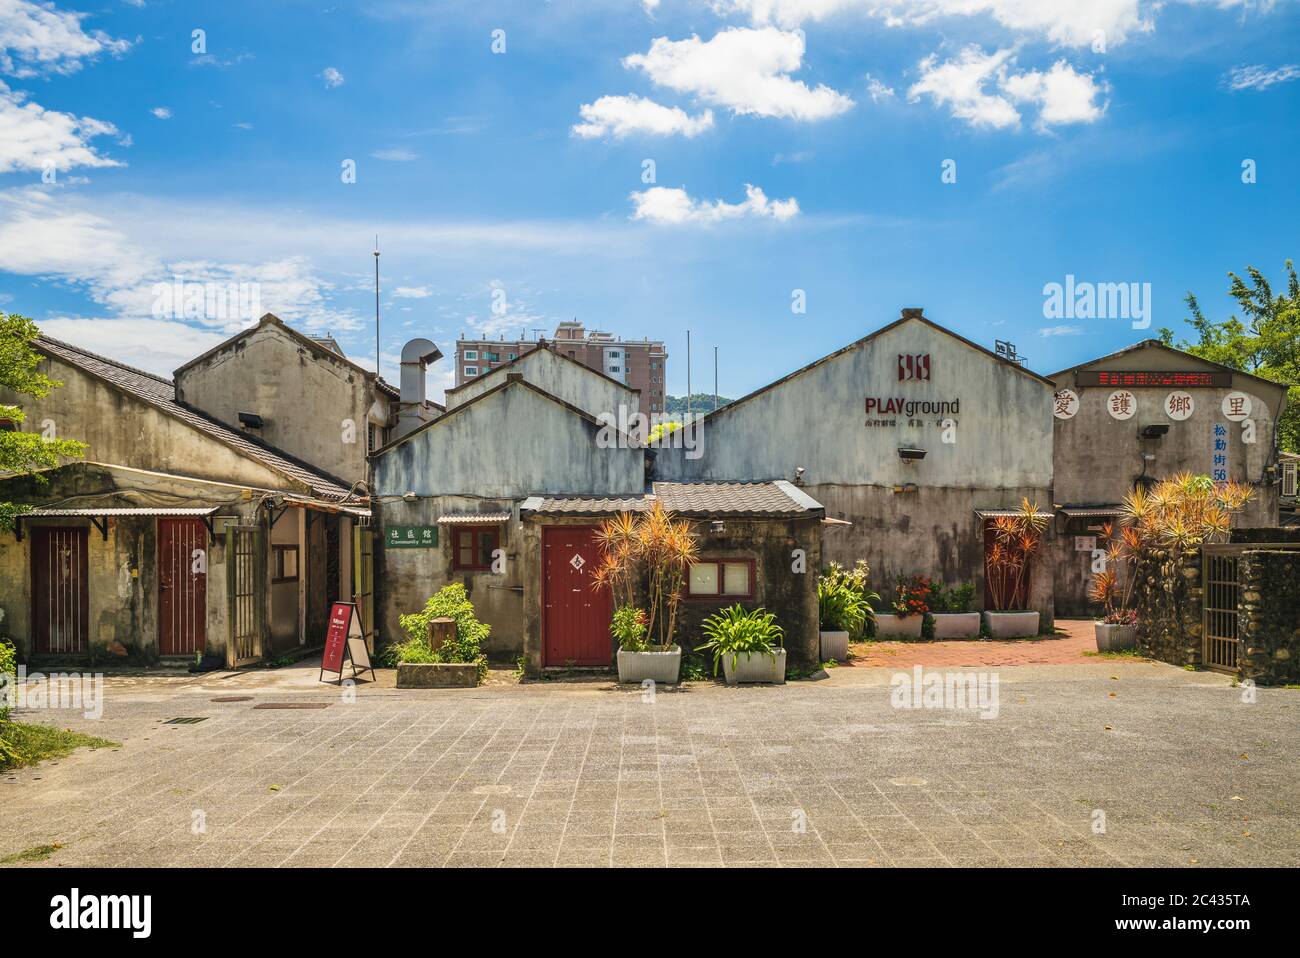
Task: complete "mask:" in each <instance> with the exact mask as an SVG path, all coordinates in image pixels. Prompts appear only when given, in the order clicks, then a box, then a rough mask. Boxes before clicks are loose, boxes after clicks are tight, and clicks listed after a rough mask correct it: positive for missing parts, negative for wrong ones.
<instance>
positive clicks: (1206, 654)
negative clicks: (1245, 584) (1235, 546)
mask: <svg viewBox="0 0 1300 958" xmlns="http://www.w3.org/2000/svg"><path fill="white" fill-rule="evenodd" d="M1238 559H1239V553H1237V552H1219V551H1216V550H1215V549H1213V548H1212V547H1210V546H1206V547H1205V548H1204V567H1203V569H1202V574H1203V576H1204V579H1205V606H1204V614H1203V620H1202V629H1201V632H1202V634H1203V636H1204V648H1203V650H1202V653H1203V654H1202V658H1203V659H1204V661H1205V667H1206V668H1207V669H1214V670H1216V671H1219V672H1235V671H1237V611H1238V609H1237V603H1238V602H1239V601H1240V598H1241V583H1240V579H1239V578H1238V575H1239V569H1238Z"/></svg>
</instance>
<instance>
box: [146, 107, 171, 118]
mask: <svg viewBox="0 0 1300 958" xmlns="http://www.w3.org/2000/svg"><path fill="white" fill-rule="evenodd" d="M149 112H150V113H152V114H153V115H154V116H156V117H157V118H158V119H160V120H170V119H171V118H172V111H171V110H169V109H167V107H165V106H156V107H154V108H153V109H152V110H150V111H149Z"/></svg>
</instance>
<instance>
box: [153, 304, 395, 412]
mask: <svg viewBox="0 0 1300 958" xmlns="http://www.w3.org/2000/svg"><path fill="white" fill-rule="evenodd" d="M266 326H275V327H278V328H279V329H280V330H282V331H283V332H285V333H287V334H288V336H289V338H290V339H292V340H294V341H295V342H297V343H298V344H299V345H301V346H305V347H307V349H308V350H310V351H311V353H312V354H313V355H315V356H317V357H319V358H322V359H330V360H332V361H333V362H340V363H343V364H344V365H345V366H350V367H351V368H352V369H354V370H356V371H357V372H359V373H361V374H362V375H363V376H365V377H366V378H367V379H373V380H374V381H375V387H376V388H377V389H378V390H379V391H380V392H382V393H385V394H387V395H388V396H389V397H390V398H392V399H397V398H398V391H397V389H395V388H394V387H392V386H390V385H389V384H388V383H386V382H384V380H383V379H382V378H381V377H380V376H378V375H377V374H375V373H373V372H371V371H370V370H369V369H366V367H364V366H362V365H360V364H358V363H356V362H354V361H353V360H351V359H348V357H347V356H345V355H343V350H342V349H340V348H339V344H338V343H337V342H335V341H334V338H333V337H332V336H327V337H322V338H319V339H318V338H316V337H313V336H308V335H307V334H306V333H300V332H298V330H296V329H294V328H293V327H292V326H290V325H288V324H287V323H285V321H284V320H282V319H281V318H280V317H279V316H276V315H275V314H274V313H267V314H265V315H264V316H263V317H262V318H261V319H259V320H258V321H257V324H256V325H255V326H249V327H248V328H247V329H243V330H240V331H239V332H237V333H235V335H233V336H231V337H230V338H229V339H226V340H223V341H221V342H219V343H217V345H215V346H213V347H212V348H211V349H209V350H208V351H207V352H205V353H202V354H201V355H198V356H195V357H194V358H193V359H191V360H190V361H189V362H188V363H186V364H185V365H183V366H181V367H180V368H178V369H177V370H176V372H175V376H176V377H178V378H179V376H180V374H181V373H183V372H184V371H185V370H187V369H189V368H190V367H191V366H196V365H198V364H199V363H201V362H203V361H204V360H206V359H208V358H209V357H211V356H215V355H216V354H217V353H219V352H221V351H222V350H223V349H228V348H229V347H230V345H231V344H232V343H236V342H238V341H239V340H241V339H246V338H247V337H249V336H251V335H253V333H255V332H257V331H258V330H259V329H262V328H264V327H266Z"/></svg>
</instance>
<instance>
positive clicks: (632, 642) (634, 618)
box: [609, 605, 650, 652]
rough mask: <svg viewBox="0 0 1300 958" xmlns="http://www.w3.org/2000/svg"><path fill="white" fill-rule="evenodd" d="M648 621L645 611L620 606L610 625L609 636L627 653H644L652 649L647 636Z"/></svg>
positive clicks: (634, 607) (628, 606)
mask: <svg viewBox="0 0 1300 958" xmlns="http://www.w3.org/2000/svg"><path fill="white" fill-rule="evenodd" d="M647 621H648V620H647V617H646V614H645V610H644V609H638V608H637V607H636V606H634V605H623V606H619V607H618V609H616V610H615V611H614V620H613V621H612V622H610V624H609V634H610V635H611V636H613V637H614V641H616V642H617V643H618V647H619V648H620V649H622V650H624V651H625V652H644V651H646V650H647V649H648V648H649V647H650V643H649V642H647V641H646V635H645V633H646V628H647Z"/></svg>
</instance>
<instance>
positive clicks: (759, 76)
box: [623, 27, 853, 120]
mask: <svg viewBox="0 0 1300 958" xmlns="http://www.w3.org/2000/svg"><path fill="white" fill-rule="evenodd" d="M803 55H804V39H803V36H802V35H801V34H800V33H796V32H793V31H792V32H784V31H781V30H777V29H775V28H773V27H764V28H761V29H745V28H740V27H735V28H731V29H728V30H723V31H722V32H720V33H718V34H717V35H716V36H714V37H713V39H712V40H709V41H707V42H705V41H702V40H701V39H700V38H699V37H698V36H692V37H691V38H690V39H689V40H669V39H668V38H667V37H659V38H657V39H656V40H654V41H653V42H652V43H651V44H650V49H649V51H648V52H646V53H636V54H633V55H631V56H629V57H626V58H624V60H623V65H624V66H626V67H629V68H632V67H636V68H639V69H641V70H644V71H645V72H646V75H647V76H649V77H650V79H651V80H652V81H653V82H654V83H655V84H656V85H658V86H661V87H667V88H668V89H671V90H676V91H677V92H679V93H689V94H693V95H694V96H696V97H698V98H699V99H700V100H702V101H704V102H706V103H710V104H713V105H714V106H721V107H726V108H727V109H729V110H731V111H732V112H733V113H736V114H742V115H753V116H768V117H782V118H786V119H793V120H822V119H825V118H827V117H831V116H835V115H836V114H839V113H843V112H844V111H845V110H848V109H849V108H850V107H852V106H853V100H851V99H850V98H849V97H847V96H845V95H844V94H843V93H840V92H838V91H836V90H832V89H831V88H830V87H828V86H826V85H824V84H819V85H818V86H816V87H809V86H808V85H807V84H806V83H803V82H802V81H800V80H795V79H793V78H791V77H790V76H789V75H788V74H791V73H793V72H795V71H796V70H798V69H799V68H800V67H801V66H802V63H803Z"/></svg>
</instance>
